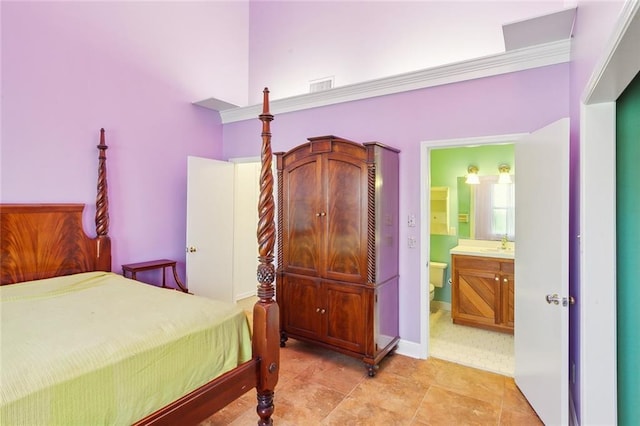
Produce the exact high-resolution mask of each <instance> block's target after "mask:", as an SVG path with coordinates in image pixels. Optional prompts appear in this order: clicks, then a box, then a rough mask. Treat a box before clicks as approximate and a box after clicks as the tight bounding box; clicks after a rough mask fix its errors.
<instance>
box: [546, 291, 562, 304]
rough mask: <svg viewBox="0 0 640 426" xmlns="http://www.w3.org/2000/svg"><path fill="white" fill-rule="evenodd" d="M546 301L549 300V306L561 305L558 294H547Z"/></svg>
mask: <svg viewBox="0 0 640 426" xmlns="http://www.w3.org/2000/svg"><path fill="white" fill-rule="evenodd" d="M545 299H547V303H548V304H552V303H553V304H554V305H559V304H560V296H558V293H554V294H547V296H546V297H545Z"/></svg>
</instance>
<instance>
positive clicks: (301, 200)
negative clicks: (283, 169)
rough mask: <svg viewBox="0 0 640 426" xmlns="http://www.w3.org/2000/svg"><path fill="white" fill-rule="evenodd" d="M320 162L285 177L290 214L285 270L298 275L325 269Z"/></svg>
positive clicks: (286, 216) (286, 225)
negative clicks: (322, 263) (322, 266)
mask: <svg viewBox="0 0 640 426" xmlns="http://www.w3.org/2000/svg"><path fill="white" fill-rule="evenodd" d="M318 163H319V162H318V161H305V162H302V163H301V164H299V165H297V166H296V167H292V168H291V169H290V170H289V171H288V172H287V173H286V174H285V176H284V198H285V200H287V201H286V205H285V208H286V209H287V214H286V215H285V222H284V227H285V229H284V238H285V239H286V243H285V244H284V247H283V249H284V252H283V253H284V265H283V266H284V267H285V268H286V269H287V270H289V271H291V272H294V273H301V274H307V275H318V274H319V273H320V268H321V261H322V259H321V250H320V248H321V246H322V245H323V237H322V232H323V229H322V228H323V225H324V217H323V216H322V215H321V213H322V212H323V211H324V210H325V208H324V206H323V205H322V203H321V200H320V198H319V197H318V193H319V192H321V191H322V189H321V185H322V183H321V181H322V175H321V170H320V168H319V164H318Z"/></svg>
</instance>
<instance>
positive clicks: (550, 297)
mask: <svg viewBox="0 0 640 426" xmlns="http://www.w3.org/2000/svg"><path fill="white" fill-rule="evenodd" d="M545 300H546V301H547V303H548V304H552V303H553V304H554V305H559V304H560V303H561V302H562V306H567V305H573V304H575V303H576V299H574V298H573V296H569V297H560V296H558V293H553V294H547V295H546V296H545Z"/></svg>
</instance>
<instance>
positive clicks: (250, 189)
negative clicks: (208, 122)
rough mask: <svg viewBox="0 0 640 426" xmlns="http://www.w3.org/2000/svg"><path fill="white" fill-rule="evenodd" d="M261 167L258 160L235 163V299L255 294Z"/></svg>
mask: <svg viewBox="0 0 640 426" xmlns="http://www.w3.org/2000/svg"><path fill="white" fill-rule="evenodd" d="M261 168H262V165H261V164H260V163H259V162H245V163H235V210H234V211H235V214H234V238H233V239H234V246H233V247H234V248H233V288H234V293H235V298H236V300H239V299H243V298H245V297H250V296H255V295H256V289H257V284H258V281H257V278H256V271H257V270H258V237H257V229H258V200H259V198H260V170H261Z"/></svg>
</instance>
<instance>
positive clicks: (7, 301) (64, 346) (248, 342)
mask: <svg viewBox="0 0 640 426" xmlns="http://www.w3.org/2000/svg"><path fill="white" fill-rule="evenodd" d="M268 93H269V91H268V90H267V89H266V88H265V90H264V105H263V112H262V114H260V120H261V121H262V152H261V159H262V169H261V174H260V199H259V206H258V210H259V212H258V213H259V222H258V230H257V237H258V248H259V266H258V270H257V280H258V289H257V296H258V299H259V300H258V302H257V303H256V304H255V306H254V308H253V327H252V332H251V330H250V328H249V325H248V322H247V319H246V316H245V314H244V312H243V311H242V310H241V309H240V308H239V307H237V306H235V305H230V304H223V303H221V302H217V301H212V300H209V299H205V298H201V297H197V296H192V295H189V294H186V293H182V292H176V291H168V290H165V289H161V288H155V287H153V286H149V285H145V284H141V283H138V282H136V281H134V280H131V279H128V278H124V277H122V276H120V275H116V274H114V273H111V272H110V271H111V242H110V237H109V235H108V231H109V213H108V208H109V204H108V197H107V179H106V177H107V175H106V150H107V145H106V144H105V135H104V130H103V129H102V130H101V133H100V144H99V145H98V150H99V164H98V185H97V190H98V195H97V198H96V217H95V222H96V237H95V238H90V237H88V236H87V235H86V234H85V233H84V230H83V225H82V211H83V209H84V205H82V204H0V237H1V241H0V256H1V257H0V261H1V271H0V275H1V284H2V287H0V291H2V304H3V306H2V336H3V345H2V362H3V365H2V386H1V388H0V390H1V396H2V400H1V401H0V403H1V405H0V423H2V424H15V423H22V424H26V423H29V422H32V421H36V422H39V423H42V422H45V423H60V422H63V423H68V424H70V423H78V422H79V421H80V422H86V421H90V423H92V424H96V423H101V424H102V423H105V424H113V423H118V424H121V423H124V424H127V423H128V424H130V423H135V424H138V425H147V424H181V425H186V424H197V423H198V422H200V421H202V420H204V419H206V418H207V417H209V416H210V415H211V414H213V413H214V412H216V411H218V410H220V409H221V408H223V407H224V406H226V405H227V404H229V403H230V402H232V401H233V400H235V399H236V398H238V397H240V396H241V395H243V394H245V393H246V392H247V391H249V390H250V389H251V388H256V391H257V414H258V416H259V420H258V424H259V425H270V424H272V419H271V416H272V414H273V411H274V406H273V396H274V388H275V385H276V383H277V381H278V373H279V367H280V360H279V339H280V337H279V309H278V306H277V304H276V302H275V301H274V285H273V282H274V278H275V268H274V266H273V249H274V243H275V223H274V210H275V208H274V201H273V176H272V173H271V158H272V152H271V132H270V122H271V121H272V120H273V116H272V115H271V114H270V113H269V96H268ZM130 294H131V295H132V297H134V296H135V297H139V298H140V299H128V297H129V295H130ZM87 298H88V299H87ZM111 299H113V303H114V305H110V303H111V302H110V300H111ZM59 300H63V302H60V301H59ZM137 300H140V301H137ZM61 303H62V305H60V304H61ZM73 303H75V304H73ZM146 304H151V305H153V309H151V313H150V314H149V315H150V319H149V321H148V322H147V323H144V324H140V323H138V317H144V316H145V315H146V314H145V313H144V310H143V309H142V307H143V306H142V305H146ZM163 306H165V307H166V309H171V311H172V313H171V317H172V318H176V317H177V318H179V321H177V322H175V323H174V322H168V321H164V322H163V321H161V320H158V317H162V318H166V316H163V315H162V314H163V312H165V313H166V311H162V307H163ZM174 309H182V311H179V312H181V314H180V315H176V312H175V311H174ZM198 310H200V311H202V312H201V316H203V317H204V318H203V319H200V318H195V317H196V313H195V312H196V311H198ZM214 310H215V311H217V315H214V314H213V312H212V311H214ZM131 312H132V313H131ZM47 313H52V315H51V316H47ZM127 313H131V314H130V315H127ZM154 315H155V316H154ZM198 315H200V314H198ZM220 316H221V317H224V318H222V319H220V318H219V317H220ZM54 317H55V318H54ZM134 317H135V322H134ZM56 321H61V322H59V323H58V322H56ZM201 321H202V322H201ZM105 323H106V324H105ZM76 324H77V325H80V324H84V325H87V327H89V328H88V329H82V330H76V329H75V326H76ZM94 324H95V327H96V328H91V327H92V326H94ZM67 327H69V329H67ZM169 332H171V333H176V335H175V336H174V335H171V336H169ZM152 334H153V341H152V342H148V341H147V340H149V339H150V338H151V335H152ZM200 335H202V336H203V342H205V343H202V342H200V341H199V340H197V339H196V337H198V336H200ZM114 336H115V338H114ZM120 336H122V340H121V339H120ZM125 337H128V338H130V339H133V340H128V341H125V340H124V338H125ZM159 342H160V343H159ZM80 343H87V344H88V345H89V346H90V348H89V349H88V350H89V351H91V353H90V355H85V352H83V351H85V349H84V348H83V347H82V345H81V344H80ZM48 344H50V345H51V346H49V347H48V346H47V345H48ZM163 345H166V346H163ZM189 345H191V346H189ZM125 346H126V347H127V349H128V350H130V352H128V353H125V354H123V353H121V352H119V349H120V347H125ZM214 346H218V347H220V346H225V348H224V349H223V350H222V352H220V353H217V355H214V353H213V349H214V348H213V347H214ZM196 347H197V348H205V349H200V350H199V351H197V350H196V349H194V348H196ZM116 349H118V350H116ZM36 352H38V353H39V354H40V356H41V358H37V359H36V355H35V354H36ZM191 353H196V355H195V358H193V361H190V358H186V357H187V354H189V355H190V354H191ZM42 355H44V356H42ZM85 358H86V359H88V360H89V361H91V363H93V364H94V365H95V366H94V367H92V368H91V369H89V368H88V367H86V366H85V365H84V364H81V363H80V361H78V360H81V359H82V360H83V359H85ZM219 360H222V361H219ZM218 364H221V365H218ZM40 367H41V368H40ZM59 368H61V369H63V370H65V371H63V372H60V371H59ZM147 376H149V377H147ZM182 376H185V377H182ZM55 377H59V378H61V379H60V380H61V381H62V384H60V383H53V381H52V380H51V379H52V378H55ZM147 379H148V380H152V381H151V382H146V381H144V380H147ZM174 379H175V380H176V381H175V382H174ZM176 383H177V384H176ZM194 383H197V384H196V385H194ZM136 386H138V387H139V388H136ZM138 389H139V390H138ZM176 389H177V390H176ZM176 392H178V393H177V395H176ZM141 394H145V395H141ZM138 396H144V398H142V399H141V400H139V401H138V400H137V399H136V398H137V397H138ZM149 396H152V398H150V399H149V398H148V397H149ZM103 405H104V406H105V407H103ZM92 410H93V411H92ZM129 410H131V411H130V412H131V414H130V413H129ZM140 413H142V414H140ZM128 415H129V416H130V417H131V418H129V417H127V416H128ZM74 416H76V417H74ZM73 419H76V421H75V422H74V421H73Z"/></svg>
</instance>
